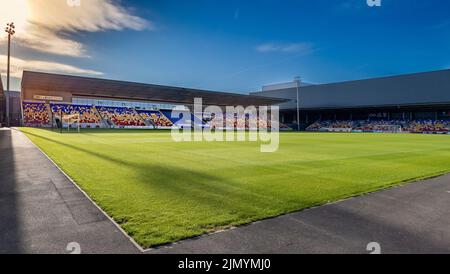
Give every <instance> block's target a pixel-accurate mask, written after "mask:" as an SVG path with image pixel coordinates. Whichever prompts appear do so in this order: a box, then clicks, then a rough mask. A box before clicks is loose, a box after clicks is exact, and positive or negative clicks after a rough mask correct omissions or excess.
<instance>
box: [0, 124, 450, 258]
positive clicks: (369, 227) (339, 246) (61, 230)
mask: <svg viewBox="0 0 450 274" xmlns="http://www.w3.org/2000/svg"><path fill="white" fill-rule="evenodd" d="M70 242H77V243H79V244H80V246H81V251H82V252H83V253H139V250H138V249H137V248H136V247H135V246H134V245H133V244H132V242H131V241H130V240H129V239H128V238H127V237H126V236H125V235H124V234H123V233H122V232H121V231H120V230H119V229H118V228H117V227H116V226H115V225H114V224H113V222H111V221H110V220H109V219H108V218H107V217H106V216H105V215H104V214H103V213H102V212H101V211H100V210H99V209H98V208H97V207H96V206H94V205H93V204H92V203H91V202H90V200H89V199H88V198H87V197H85V196H84V194H83V193H82V192H81V191H80V190H79V189H78V188H77V187H76V186H74V185H73V183H72V182H71V181H70V180H69V179H67V178H66V177H65V176H64V174H62V173H61V172H60V171H59V169H58V168H56V167H55V166H54V165H53V163H52V162H51V161H50V160H48V159H47V158H46V157H45V156H44V155H43V154H42V153H41V152H40V151H39V150H38V149H37V148H36V147H35V146H34V145H33V144H32V143H31V141H29V140H28V139H27V138H26V137H25V136H24V135H23V134H22V133H20V132H18V131H15V130H8V129H0V253H69V252H68V251H66V247H67V244H68V243H70ZM370 242H377V243H379V245H380V247H381V252H382V253H450V175H446V176H442V177H439V178H434V179H430V180H427V181H423V182H419V183H413V184H408V185H405V186H401V187H397V188H392V189H388V190H384V191H380V192H376V193H372V194H369V195H365V196H361V197H357V198H352V199H348V200H345V201H341V202H338V203H334V204H329V205H325V206H322V207H317V208H313V209H309V210H305V211H301V212H297V213H292V214H288V215H285V216H281V217H277V218H273V219H269V220H264V221H260V222H256V223H253V224H250V225H247V226H242V227H239V228H236V229H233V230H227V231H224V232H220V233H216V234H212V235H207V236H202V237H198V238H194V239H189V240H185V241H181V242H179V243H177V244H173V245H168V246H162V247H160V248H157V249H152V250H149V251H147V252H146V253H149V254H155V253H368V251H367V250H366V248H367V244H368V243H370Z"/></svg>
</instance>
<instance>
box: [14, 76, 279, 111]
mask: <svg viewBox="0 0 450 274" xmlns="http://www.w3.org/2000/svg"><path fill="white" fill-rule="evenodd" d="M26 89H34V90H44V91H53V92H69V93H71V94H72V95H73V96H84V97H96V98H116V99H127V100H142V101H152V102H165V103H174V104H186V105H192V104H193V103H194V98H202V99H203V104H204V105H217V106H238V105H242V106H269V105H276V104H279V103H282V102H285V101H286V100H285V99H280V98H271V97H263V96H253V95H244V94H236V93H228V92H217V91H207V90H198V89H190V88H182V87H170V86H161V85H152V84H143V83H134V82H125V81H116V80H108V79H98V78H89V77H79V76H69V75H59V74H50V73H42V72H34V71H24V72H23V77H22V91H24V90H26Z"/></svg>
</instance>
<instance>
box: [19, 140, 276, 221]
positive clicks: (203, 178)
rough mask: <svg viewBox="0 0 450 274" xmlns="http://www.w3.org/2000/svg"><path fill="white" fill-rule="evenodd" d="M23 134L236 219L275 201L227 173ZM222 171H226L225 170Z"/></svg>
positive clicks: (170, 194) (169, 194)
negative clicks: (130, 173) (127, 170)
mask: <svg viewBox="0 0 450 274" xmlns="http://www.w3.org/2000/svg"><path fill="white" fill-rule="evenodd" d="M26 134H28V135H30V136H33V137H35V138H39V139H42V140H45V141H47V142H51V143H54V144H57V145H61V146H65V147H67V148H69V149H73V150H76V151H81V152H83V153H86V154H88V155H90V156H93V157H96V158H98V159H100V160H105V161H108V162H111V163H112V164H114V165H117V164H118V165H122V166H125V167H127V168H130V169H132V170H133V171H135V175H136V178H137V180H134V181H135V183H137V184H140V185H142V186H143V187H146V188H150V191H153V192H155V191H156V192H158V193H161V195H166V197H172V199H174V201H177V202H178V203H179V202H180V201H193V202H195V203H197V204H200V205H202V206H206V207H209V208H213V209H214V210H215V211H221V212H223V211H228V212H229V213H230V214H235V215H237V216H239V218H252V217H253V216H255V214H257V213H258V211H260V210H261V209H265V210H268V209H270V208H273V207H274V203H276V202H277V200H275V199H274V198H273V197H270V196H267V195H263V194H259V193H255V191H254V189H250V188H246V187H245V185H242V183H239V182H235V181H233V180H232V178H229V176H214V175H211V174H208V173H204V172H198V171H195V170H192V169H188V168H183V167H180V166H177V167H173V166H169V165H164V166H163V165H158V164H155V163H152V162H151V159H149V162H146V163H136V162H131V161H127V160H126V158H125V157H126V156H125V157H123V158H117V157H113V156H110V155H105V154H103V153H100V152H98V151H92V150H88V149H86V148H83V147H79V146H75V145H73V144H68V143H64V142H61V141H58V140H54V139H51V138H48V137H44V136H41V135H38V134H34V133H30V132H27V133H26ZM69 172H70V171H69ZM223 172H226V170H224V171H223ZM225 177H226V178H225ZM278 202H281V201H278ZM239 218H238V219H239ZM219 225H226V224H219Z"/></svg>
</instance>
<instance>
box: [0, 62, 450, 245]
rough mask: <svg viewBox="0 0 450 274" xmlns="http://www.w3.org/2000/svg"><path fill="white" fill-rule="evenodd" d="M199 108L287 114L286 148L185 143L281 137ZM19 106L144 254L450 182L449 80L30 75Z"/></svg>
mask: <svg viewBox="0 0 450 274" xmlns="http://www.w3.org/2000/svg"><path fill="white" fill-rule="evenodd" d="M0 95H2V93H0ZM3 97H4V96H3ZM195 98H202V100H203V104H204V106H205V107H207V106H209V105H216V106H219V107H221V108H223V109H225V107H226V106H243V107H248V106H272V105H277V106H279V108H280V115H279V117H280V122H279V124H280V133H279V134H280V144H279V149H278V151H276V152H274V153H261V152H260V151H259V149H258V147H259V145H260V142H261V141H258V142H206V141H202V142H174V141H173V139H172V138H171V132H172V131H171V129H174V128H177V129H181V128H183V129H189V128H191V127H193V125H198V126H199V127H200V128H204V129H209V130H218V129H220V128H225V127H227V125H234V126H232V127H233V129H234V130H247V133H246V134H250V132H251V128H249V126H248V125H249V124H251V120H253V123H254V124H256V125H257V128H256V129H254V130H258V131H262V130H270V129H271V121H270V120H266V119H261V117H259V116H252V115H249V114H248V113H247V114H245V115H238V114H233V115H229V114H224V118H223V119H219V121H220V123H218V122H217V120H216V119H217V116H218V115H219V113H215V114H214V115H211V113H206V111H205V113H203V111H201V112H193V111H191V110H192V109H193V108H192V105H193V102H194V99H195ZM297 98H298V100H297ZM3 101H4V100H3ZM20 104H21V105H20V106H19V107H20V108H21V110H22V118H21V121H20V124H19V125H16V126H19V127H18V129H19V130H20V131H21V132H23V133H24V134H25V135H26V136H27V137H28V138H29V139H30V140H31V141H32V142H33V143H34V144H35V145H36V146H37V147H39V149H40V150H42V151H43V152H44V153H45V154H46V155H47V156H48V157H49V158H50V159H52V161H53V162H54V163H55V164H57V165H58V167H59V168H60V169H61V170H62V171H64V172H65V173H66V174H67V175H68V176H69V177H70V178H71V179H72V180H73V181H74V182H75V183H76V184H77V185H78V186H79V187H80V188H81V189H82V190H83V191H85V192H86V193H87V195H88V196H89V197H90V198H91V199H92V200H93V201H94V202H95V203H96V204H97V205H98V206H99V207H100V208H101V209H102V210H104V212H106V214H108V216H110V217H111V218H112V220H114V221H115V222H116V223H117V224H118V225H119V226H120V227H121V228H122V229H123V230H124V231H125V232H126V233H127V234H128V235H129V236H130V237H132V238H133V240H134V241H136V242H137V243H138V244H139V245H140V246H141V247H142V248H150V247H155V246H159V245H163V244H167V243H173V242H177V241H179V240H182V239H186V238H190V237H194V236H199V235H203V234H205V233H212V232H216V231H220V230H224V229H228V228H231V227H236V226H240V225H244V224H249V223H252V222H255V221H258V220H263V219H268V218H272V217H276V216H280V215H283V214H287V213H290V212H295V211H299V210H302V209H306V208H311V207H314V206H318V205H324V204H327V203H331V202H334V201H339V200H342V199H345V198H349V197H353V196H358V195H361V194H365V193H369V192H374V191H376V190H380V189H386V188H389V187H392V186H397V185H401V184H405V183H409V182H413V181H418V180H421V179H425V178H430V177H435V176H438V175H442V174H445V173H448V172H450V142H449V139H448V138H449V136H448V133H449V130H450V70H443V71H434V72H425V73H417V74H409V75H400V76H392V77H384V78H376V79H368V80H358V81H351V82H343V83H332V84H321V85H304V84H302V83H300V82H294V83H287V84H281V85H273V86H266V87H264V88H263V89H262V90H261V91H256V92H252V93H249V94H248V95H243V94H235V93H230V92H216V91H206V90H196V89H188V88H180V87H169V86H159V85H150V84H141V83H132V82H124V81H115V80H105V79H95V78H85V77H77V76H69V75H57V74H48V73H41V72H33V71H24V73H23V78H22V88H21V103H20ZM4 106H5V103H3V104H2V112H3V114H2V117H3V121H4V120H5V117H6V116H7V115H5V109H6V108H5V107H4ZM16 107H17V106H16ZM10 109H12V106H11V108H10ZM173 112H176V113H177V114H176V115H174V113H173ZM272 123H273V122H272ZM298 127H299V128H300V129H301V132H297V129H298ZM37 164H38V163H37Z"/></svg>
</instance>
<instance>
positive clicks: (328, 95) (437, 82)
mask: <svg viewBox="0 0 450 274" xmlns="http://www.w3.org/2000/svg"><path fill="white" fill-rule="evenodd" d="M253 94H254V95H260V96H271V97H280V98H290V99H291V100H293V101H291V102H290V103H286V104H284V105H282V107H283V108H285V109H288V108H295V98H296V90H295V89H285V90H276V91H268V92H258V93H253ZM448 103H450V70H442V71H434V72H425V73H416V74H408V75H400V76H393V77H384V78H374V79H368V80H358V81H350V82H342V83H334V84H325V85H315V86H307V87H302V88H301V89H300V106H301V108H303V109H322V108H357V107H368V106H404V105H421V104H428V105H430V104H448Z"/></svg>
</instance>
